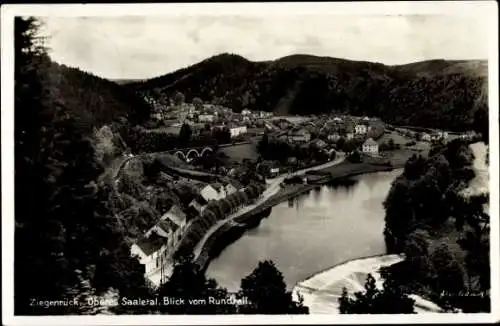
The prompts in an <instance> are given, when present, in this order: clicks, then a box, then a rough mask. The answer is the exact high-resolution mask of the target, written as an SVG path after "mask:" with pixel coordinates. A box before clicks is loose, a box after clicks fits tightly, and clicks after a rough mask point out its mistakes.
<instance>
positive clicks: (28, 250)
mask: <svg viewBox="0 0 500 326" xmlns="http://www.w3.org/2000/svg"><path fill="white" fill-rule="evenodd" d="M14 27H15V29H14V31H15V51H16V52H15V62H14V65H15V89H14V90H15V103H14V112H15V114H14V124H15V128H14V130H15V134H14V139H15V148H14V161H15V175H14V180H15V189H14V198H15V199H14V201H15V202H14V209H15V234H14V242H15V245H14V296H15V300H14V314H15V315H70V314H91V315H93V314H98V313H108V314H109V313H114V314H117V313H126V314H137V313H143V314H144V313H179V312H180V313H187V312H190V310H189V309H191V308H190V307H192V305H190V304H188V303H187V304H186V305H184V306H176V307H177V308H178V310H177V311H172V310H170V309H169V308H166V309H165V310H163V309H160V308H158V307H151V306H141V305H137V304H135V305H134V304H126V301H123V300H124V299H125V298H142V299H148V298H151V299H154V298H158V299H159V300H162V296H163V295H171V296H174V295H185V296H186V299H187V298H190V297H189V295H191V294H192V295H195V296H202V297H203V296H204V295H205V294H208V293H209V294H210V295H211V296H214V297H217V298H226V299H228V297H227V291H225V290H224V289H220V288H219V287H218V286H217V284H216V283H215V281H213V280H207V279H206V278H205V276H204V273H203V272H202V271H200V270H197V269H195V268H193V265H192V262H191V260H190V259H184V257H180V258H179V261H178V262H177V263H176V266H175V269H174V275H173V277H172V278H171V280H170V281H169V282H168V283H166V284H165V285H164V286H162V287H161V288H160V289H159V290H158V291H155V290H153V289H151V288H150V287H149V285H148V284H147V283H146V281H145V279H144V274H143V273H144V269H143V266H141V265H140V264H139V262H138V261H137V259H136V258H133V257H131V255H130V245H131V243H130V241H129V238H130V237H133V236H137V234H141V232H143V231H144V229H146V228H148V227H150V225H151V224H152V223H154V222H155V218H157V217H158V214H157V212H156V211H161V210H165V209H166V208H167V207H169V206H170V205H172V204H173V203H176V200H179V197H180V195H176V194H175V193H174V192H173V191H170V190H169V189H166V190H165V191H164V192H162V193H158V194H150V193H149V192H148V191H146V188H145V182H144V180H147V175H146V176H145V175H144V174H143V173H141V170H142V169H143V168H144V167H143V166H141V165H140V164H139V166H135V167H133V168H129V169H125V172H126V173H125V175H123V176H121V178H120V179H119V181H120V182H117V183H115V182H114V181H115V179H114V178H113V177H111V178H110V176H112V173H109V172H110V171H111V172H113V169H110V161H112V158H113V157H114V155H117V154H120V153H121V152H122V151H123V150H125V149H126V148H127V147H128V146H127V144H125V143H124V142H123V139H122V137H120V135H119V132H120V130H121V129H122V128H124V129H127V127H128V126H130V124H131V123H132V122H133V123H134V124H135V123H141V121H143V119H146V118H147V117H148V116H149V106H148V105H146V104H145V103H144V102H143V100H142V99H139V98H137V97H136V95H135V94H134V93H133V92H130V91H129V90H127V89H126V88H122V87H121V86H119V85H117V84H115V83H113V82H110V81H106V80H103V79H100V78H98V77H95V76H92V75H90V74H88V73H85V72H82V71H79V70H77V69H73V68H68V67H64V66H62V65H58V64H56V63H54V62H52V61H51V60H50V58H49V57H48V55H47V51H46V48H45V47H44V46H43V44H44V43H43V41H44V40H43V39H41V38H40V37H39V36H38V35H39V34H38V31H39V28H40V25H39V22H38V21H37V20H36V19H33V18H21V17H17V18H15V23H14ZM117 132H118V134H117ZM246 195H247V194H242V195H241V196H242V197H244V196H246ZM249 195H252V193H250V194H249ZM151 197H153V199H152V198H151ZM245 198H246V197H245ZM245 198H239V197H238V198H234V205H237V204H238V203H240V202H242V201H244V200H245ZM247 200H248V199H247ZM148 201H149V202H148ZM229 204H233V203H229ZM262 270H263V272H261V271H262ZM246 279H247V280H248V281H245V282H242V287H241V295H244V296H248V297H250V298H251V301H249V305H248V306H247V307H246V308H245V309H247V310H245V311H251V312H254V313H259V312H262V313H287V312H291V313H293V312H297V313H307V308H304V307H303V305H302V304H301V303H300V302H295V301H293V300H292V298H291V295H290V293H289V292H287V291H286V286H285V285H284V281H283V276H282V275H281V273H280V272H279V271H278V270H277V268H276V267H275V266H274V264H273V263H272V262H265V263H263V265H260V266H257V268H256V271H255V272H254V273H253V274H250V275H249V276H248V277H247V278H246ZM269 279H270V280H272V283H271V284H270V283H269V281H268V280H269ZM212 289H215V290H216V292H211V290H212ZM268 289H272V290H273V291H272V292H269V290H268ZM103 299H104V300H118V302H121V303H123V302H125V304H121V305H118V306H115V307H111V306H108V305H92V304H91V302H95V300H103ZM89 300H91V301H89ZM276 300H281V302H279V301H276ZM75 302H78V304H74V303H75ZM276 303H278V306H279V309H278V310H276V309H274V310H273V306H270V305H271V304H272V305H274V304H276ZM221 307H222V308H223V307H224V305H214V304H211V305H205V307H204V308H202V307H201V306H198V308H197V310H196V309H195V310H196V311H193V313H202V312H203V313H222V312H221V309H222V308H221ZM228 307H229V308H231V309H232V310H231V309H229V310H227V311H226V312H227V313H235V312H237V311H235V310H234V308H235V306H234V305H232V304H231V305H229V306H228ZM179 309H180V310H179Z"/></svg>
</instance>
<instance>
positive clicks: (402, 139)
mask: <svg viewBox="0 0 500 326" xmlns="http://www.w3.org/2000/svg"><path fill="white" fill-rule="evenodd" d="M390 139H392V140H393V141H394V144H400V145H404V144H406V143H407V142H409V141H412V140H415V139H413V138H410V137H407V136H403V135H401V134H400V133H399V132H396V131H391V132H390V133H385V134H384V135H383V136H382V137H380V139H378V140H377V143H378V144H379V145H380V144H382V143H386V142H388V141H389V140H390Z"/></svg>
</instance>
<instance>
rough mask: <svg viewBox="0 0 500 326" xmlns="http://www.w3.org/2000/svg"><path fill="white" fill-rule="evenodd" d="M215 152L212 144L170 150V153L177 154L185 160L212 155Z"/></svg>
mask: <svg viewBox="0 0 500 326" xmlns="http://www.w3.org/2000/svg"><path fill="white" fill-rule="evenodd" d="M214 152H215V149H214V148H213V147H211V146H202V147H191V148H179V149H174V150H172V151H169V153H170V154H172V155H175V156H177V157H179V158H180V159H182V160H184V161H191V160H193V159H195V158H198V157H202V156H205V155H210V154H212V153H214Z"/></svg>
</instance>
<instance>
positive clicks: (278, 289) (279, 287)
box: [238, 260, 309, 314]
mask: <svg viewBox="0 0 500 326" xmlns="http://www.w3.org/2000/svg"><path fill="white" fill-rule="evenodd" d="M238 296H239V297H240V298H247V299H248V301H249V302H250V303H249V304H248V305H245V306H242V307H241V310H240V312H241V313H244V314H308V313H309V308H307V307H305V306H304V305H303V304H302V303H300V302H295V301H294V300H293V298H292V294H291V292H289V291H287V290H286V284H285V281H284V279H283V275H282V274H281V272H280V271H279V270H278V269H277V268H276V266H275V265H274V263H273V262H272V261H269V260H266V261H262V262H259V264H258V266H257V267H256V268H255V269H254V271H253V272H252V273H251V274H250V275H248V276H246V277H245V278H243V279H242V280H241V289H240V291H239V293H238Z"/></svg>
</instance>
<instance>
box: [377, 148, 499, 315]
mask: <svg viewBox="0 0 500 326" xmlns="http://www.w3.org/2000/svg"><path fill="white" fill-rule="evenodd" d="M473 160H474V154H473V152H472V151H471V149H470V147H468V146H467V144H465V143H464V142H461V141H459V140H455V141H452V142H450V143H449V144H448V145H445V146H438V147H436V148H434V149H433V150H432V151H431V153H430V156H429V157H428V158H423V157H421V156H414V157H413V158H411V159H410V160H409V161H408V162H407V164H406V166H405V168H404V172H403V174H402V175H401V176H399V177H398V178H397V179H396V180H395V181H394V183H393V185H392V188H391V190H390V192H389V194H388V196H387V199H386V201H385V203H384V206H385V209H386V217H385V222H386V226H385V238H386V243H387V247H388V250H389V252H391V253H404V254H405V256H406V260H405V261H404V262H402V263H400V264H398V265H396V266H394V267H392V268H390V274H391V278H392V279H394V280H395V281H397V282H399V284H400V286H401V287H404V288H406V289H407V290H411V291H414V292H417V293H420V294H423V295H424V296H425V297H427V298H429V299H431V300H433V301H434V302H437V303H439V304H440V305H442V306H443V307H444V308H450V309H451V308H452V307H454V308H460V309H462V310H463V311H464V312H478V311H483V312H484V311H489V310H490V306H489V289H490V263H489V248H490V245H489V235H490V227H489V225H490V216H489V212H488V210H487V209H486V208H485V205H488V202H489V194H488V193H477V194H472V195H464V190H465V189H466V188H468V185H469V183H470V181H471V180H472V179H474V178H475V177H476V173H477V172H475V170H474V169H473V166H472V162H473Z"/></svg>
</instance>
